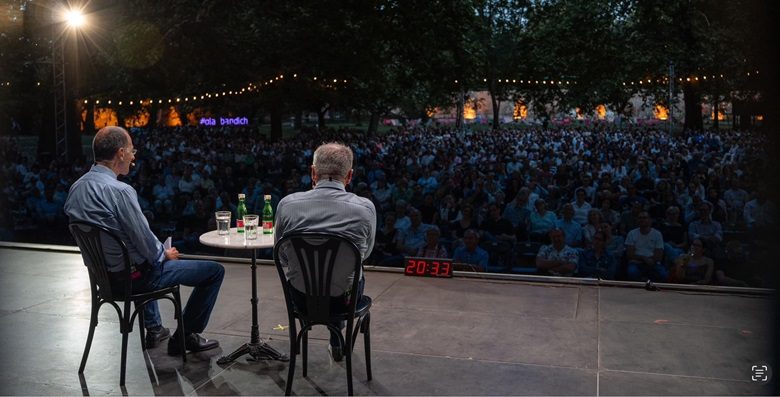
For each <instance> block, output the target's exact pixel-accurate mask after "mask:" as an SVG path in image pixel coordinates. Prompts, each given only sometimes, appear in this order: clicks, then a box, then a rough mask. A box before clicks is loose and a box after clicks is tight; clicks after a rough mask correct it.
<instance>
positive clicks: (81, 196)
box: [65, 164, 165, 272]
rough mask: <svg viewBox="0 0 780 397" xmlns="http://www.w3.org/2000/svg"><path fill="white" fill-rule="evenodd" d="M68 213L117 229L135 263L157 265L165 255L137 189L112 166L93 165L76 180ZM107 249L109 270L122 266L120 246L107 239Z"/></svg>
mask: <svg viewBox="0 0 780 397" xmlns="http://www.w3.org/2000/svg"><path fill="white" fill-rule="evenodd" d="M65 214H67V215H68V217H69V218H70V221H71V222H76V221H82V222H89V223H93V224H97V225H100V226H103V227H105V228H107V229H108V230H110V231H112V232H114V233H115V234H116V235H117V236H119V238H120V239H121V240H122V241H123V242H124V243H125V245H127V250H128V253H129V255H130V262H131V263H136V264H140V263H144V262H148V263H149V264H152V265H153V266H156V265H158V264H159V263H161V262H162V261H163V259H164V258H165V250H164V248H163V244H162V243H161V242H160V240H158V239H157V237H156V236H155V235H154V233H152V230H151V229H150V228H149V222H148V221H147V220H146V217H145V216H144V214H143V212H142V211H141V206H140V205H139V204H138V194H137V193H136V191H135V189H133V187H132V186H130V185H128V184H126V183H124V182H120V181H118V180H117V179H116V174H114V171H112V170H111V169H109V168H108V167H105V166H103V165H98V164H96V165H93V166H92V168H91V169H90V170H89V172H87V173H86V174H84V175H83V176H82V177H81V178H79V179H78V180H77V181H76V182H75V183H73V185H72V186H71V187H70V191H69V193H68V198H67V200H65ZM103 250H104V252H105V254H106V264H107V266H108V270H109V271H113V272H116V271H120V270H122V268H123V266H124V264H123V262H122V260H121V253H122V251H121V249H120V248H119V246H117V245H116V244H114V243H113V240H111V241H109V239H105V240H104V242H103Z"/></svg>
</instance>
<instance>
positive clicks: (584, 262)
mask: <svg viewBox="0 0 780 397" xmlns="http://www.w3.org/2000/svg"><path fill="white" fill-rule="evenodd" d="M605 240H606V236H605V235H604V233H603V232H596V233H595V234H594V235H593V240H592V242H593V246H592V247H591V248H588V249H586V250H585V251H583V252H582V255H580V262H579V268H578V269H577V273H578V274H579V275H580V276H583V277H593V278H599V279H604V280H614V279H615V273H616V272H617V261H616V260H615V257H614V256H612V255H611V254H610V253H609V252H608V251H607V249H606V241H605Z"/></svg>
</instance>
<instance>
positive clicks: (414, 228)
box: [396, 207, 430, 255]
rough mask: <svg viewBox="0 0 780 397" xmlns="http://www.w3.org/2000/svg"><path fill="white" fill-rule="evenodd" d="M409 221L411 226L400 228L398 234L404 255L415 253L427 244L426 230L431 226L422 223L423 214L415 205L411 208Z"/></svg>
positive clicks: (398, 244)
mask: <svg viewBox="0 0 780 397" xmlns="http://www.w3.org/2000/svg"><path fill="white" fill-rule="evenodd" d="M409 221H410V225H409V227H407V228H405V229H399V230H398V236H396V244H397V248H398V250H399V251H400V252H401V253H402V254H404V255H414V254H416V253H417V250H418V249H420V248H422V247H423V246H424V245H425V232H426V231H428V228H429V227H430V225H428V224H425V223H422V215H421V214H420V211H419V210H418V209H416V208H414V207H410V208H409Z"/></svg>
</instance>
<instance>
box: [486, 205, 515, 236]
mask: <svg viewBox="0 0 780 397" xmlns="http://www.w3.org/2000/svg"><path fill="white" fill-rule="evenodd" d="M479 230H480V231H481V232H482V233H483V236H484V237H485V239H486V240H490V241H505V242H514V240H515V233H514V229H513V228H512V223H510V222H509V221H508V220H506V219H504V218H502V217H501V208H500V207H499V206H498V204H490V205H489V206H488V216H487V218H486V219H485V220H484V221H482V223H481V224H480V225H479Z"/></svg>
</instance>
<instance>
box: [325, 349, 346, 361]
mask: <svg viewBox="0 0 780 397" xmlns="http://www.w3.org/2000/svg"><path fill="white" fill-rule="evenodd" d="M328 351H329V352H330V356H331V357H333V361H336V362H339V361H341V360H343V359H344V354H343V353H342V352H341V346H335V347H334V346H333V345H328Z"/></svg>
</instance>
